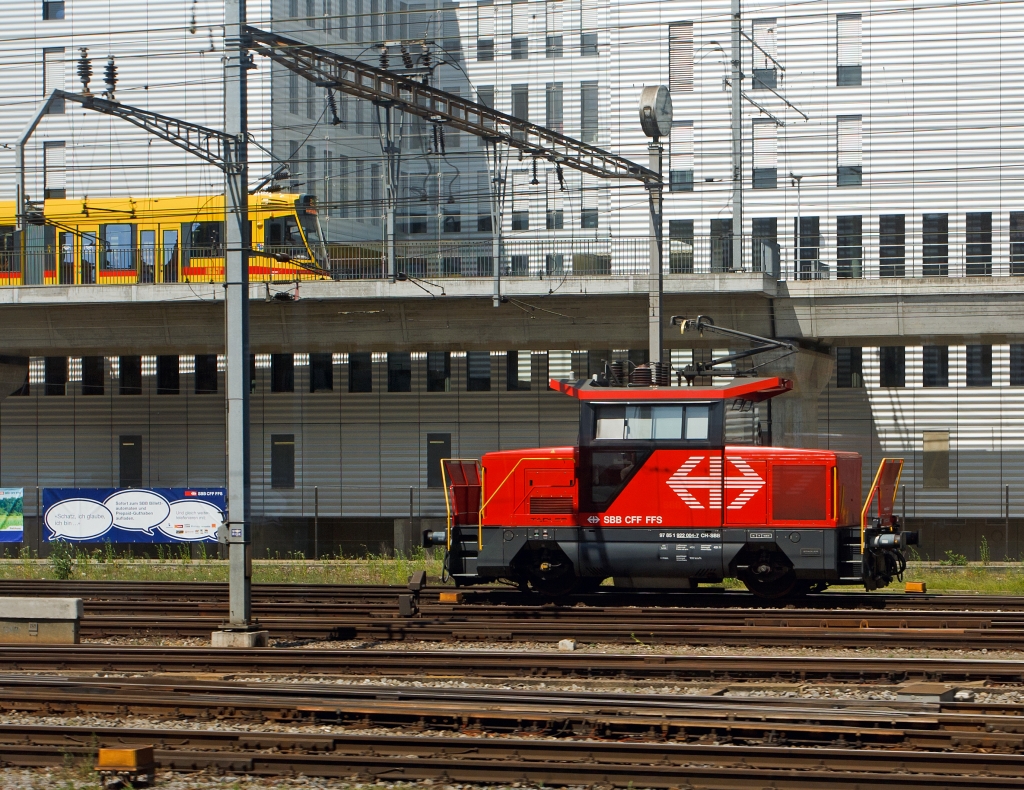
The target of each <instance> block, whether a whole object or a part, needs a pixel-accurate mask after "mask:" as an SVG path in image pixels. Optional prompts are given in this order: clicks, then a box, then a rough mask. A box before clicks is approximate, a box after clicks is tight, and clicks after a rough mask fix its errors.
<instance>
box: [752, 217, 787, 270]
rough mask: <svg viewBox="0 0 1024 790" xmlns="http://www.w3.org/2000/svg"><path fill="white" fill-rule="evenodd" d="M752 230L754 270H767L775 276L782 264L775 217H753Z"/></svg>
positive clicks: (777, 223)
mask: <svg viewBox="0 0 1024 790" xmlns="http://www.w3.org/2000/svg"><path fill="white" fill-rule="evenodd" d="M751 225H752V227H751V230H752V231H753V250H754V271H755V272H768V273H769V274H773V275H775V276H776V277H778V276H779V273H780V272H779V269H780V267H781V264H782V249H781V248H780V247H779V221H778V218H776V217H754V218H753V220H751Z"/></svg>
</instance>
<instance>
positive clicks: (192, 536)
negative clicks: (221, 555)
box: [160, 499, 224, 540]
mask: <svg viewBox="0 0 1024 790" xmlns="http://www.w3.org/2000/svg"><path fill="white" fill-rule="evenodd" d="M223 520H224V514H223V513H221V512H220V510H219V509H218V508H217V507H215V506H214V505H211V504H210V503H209V502H204V501H203V500H201V499H178V500H176V501H174V502H171V513H170V516H169V517H168V519H167V521H166V522H165V523H163V524H161V525H160V531H161V532H163V533H164V534H165V535H169V536H170V537H172V538H176V539H178V540H206V539H208V538H216V537H217V527H219V526H220V524H221V522H222V521H223Z"/></svg>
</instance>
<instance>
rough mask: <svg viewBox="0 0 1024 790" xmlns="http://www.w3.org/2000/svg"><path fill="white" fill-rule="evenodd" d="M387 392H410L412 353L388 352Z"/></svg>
mask: <svg viewBox="0 0 1024 790" xmlns="http://www.w3.org/2000/svg"><path fill="white" fill-rule="evenodd" d="M388 392H412V354H410V353H409V352H408V351H389V352H388Z"/></svg>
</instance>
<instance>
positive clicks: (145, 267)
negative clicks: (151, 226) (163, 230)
mask: <svg viewBox="0 0 1024 790" xmlns="http://www.w3.org/2000/svg"><path fill="white" fill-rule="evenodd" d="M139 252H140V253H141V256H142V271H140V272H139V281H140V282H144V283H151V282H155V279H154V278H155V276H156V231H155V230H143V231H140V232H139Z"/></svg>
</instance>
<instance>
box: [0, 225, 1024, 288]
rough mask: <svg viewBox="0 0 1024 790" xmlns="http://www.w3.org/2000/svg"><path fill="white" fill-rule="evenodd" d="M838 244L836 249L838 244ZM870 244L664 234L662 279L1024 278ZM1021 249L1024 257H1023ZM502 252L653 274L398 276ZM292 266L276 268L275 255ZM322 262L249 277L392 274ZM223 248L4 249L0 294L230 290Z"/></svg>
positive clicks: (949, 251) (997, 261) (560, 246)
mask: <svg viewBox="0 0 1024 790" xmlns="http://www.w3.org/2000/svg"><path fill="white" fill-rule="evenodd" d="M837 241H838V242H839V243H837ZM878 241H879V240H878V239H877V238H875V239H869V238H867V237H864V238H863V239H862V240H861V241H860V242H859V243H857V244H853V243H851V241H850V239H849V238H848V237H847V238H839V239H838V240H837V239H836V238H828V237H825V236H824V235H823V236H821V237H818V238H815V239H814V240H813V241H808V239H806V238H805V239H804V240H803V246H801V247H799V248H794V247H792V246H790V247H788V248H784V247H782V246H780V245H779V244H778V243H776V242H775V241H774V240H773V239H768V238H763V237H756V236H754V237H751V236H744V237H743V238H742V240H741V242H742V243H741V249H742V252H741V254H740V260H739V262H738V265H734V254H735V250H734V245H733V240H732V238H731V237H729V236H715V235H708V236H687V237H676V236H666V237H665V239H664V246H663V265H664V272H665V274H666V275H673V274H680V275H688V274H694V275H697V274H716V273H729V272H735V271H740V272H763V273H766V274H768V275H770V276H772V277H774V278H776V279H779V280H837V279H839V280H842V279H877V278H917V277H991V276H1009V275H1024V244H1011V243H1005V244H989V243H985V244H980V243H973V242H972V243H961V244H954V243H942V244H938V243H933V242H932V241H929V243H927V244H925V243H906V244H901V245H894V244H888V243H886V244H879V243H878ZM1018 248H1022V249H1018ZM495 251H497V255H498V260H499V271H500V274H501V276H502V277H511V278H534V279H546V278H593V277H642V276H646V275H647V274H648V272H649V270H650V269H649V266H650V264H649V261H650V239H649V237H646V236H639V237H602V238H594V237H591V238H573V237H555V236H549V237H536V236H534V237H522V236H516V235H513V236H511V237H507V238H504V239H502V240H501V241H500V243H498V244H495V242H494V240H493V239H489V238H486V237H484V238H477V239H450V240H449V239H435V240H431V241H426V240H424V241H418V240H417V241H408V240H402V241H399V242H397V243H396V245H395V264H396V271H397V272H398V273H402V274H404V275H406V276H408V277H411V278H420V279H425V280H433V279H441V278H453V277H492V276H493V275H494V269H495V266H494V259H495ZM282 254H283V257H284V258H285V259H286V260H278V259H277V257H281V256H282ZM317 257H318V260H317V261H315V262H314V261H310V260H309V259H308V254H307V253H306V251H305V249H304V248H301V247H263V245H257V248H256V249H255V250H254V251H253V252H252V253H251V258H250V263H249V266H250V272H249V276H250V279H251V280H253V281H254V282H262V281H279V282H280V281H294V280H296V279H323V278H329V279H335V280H373V279H382V278H386V277H387V276H388V271H387V251H386V248H385V246H384V244H383V243H382V242H379V241H367V242H352V243H335V244H328V245H325V251H324V252H323V253H318V255H317ZM223 280H224V251H223V248H222V247H205V248H198V247H194V248H179V247H178V246H177V245H175V246H173V247H161V246H145V245H143V246H138V247H105V246H104V245H102V244H97V243H96V242H95V240H94V239H91V238H90V237H88V236H83V238H82V240H81V242H80V243H76V244H75V245H69V246H48V247H34V248H29V249H26V250H24V251H22V252H10V251H6V252H5V251H0V285H93V284H133V283H178V282H223Z"/></svg>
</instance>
